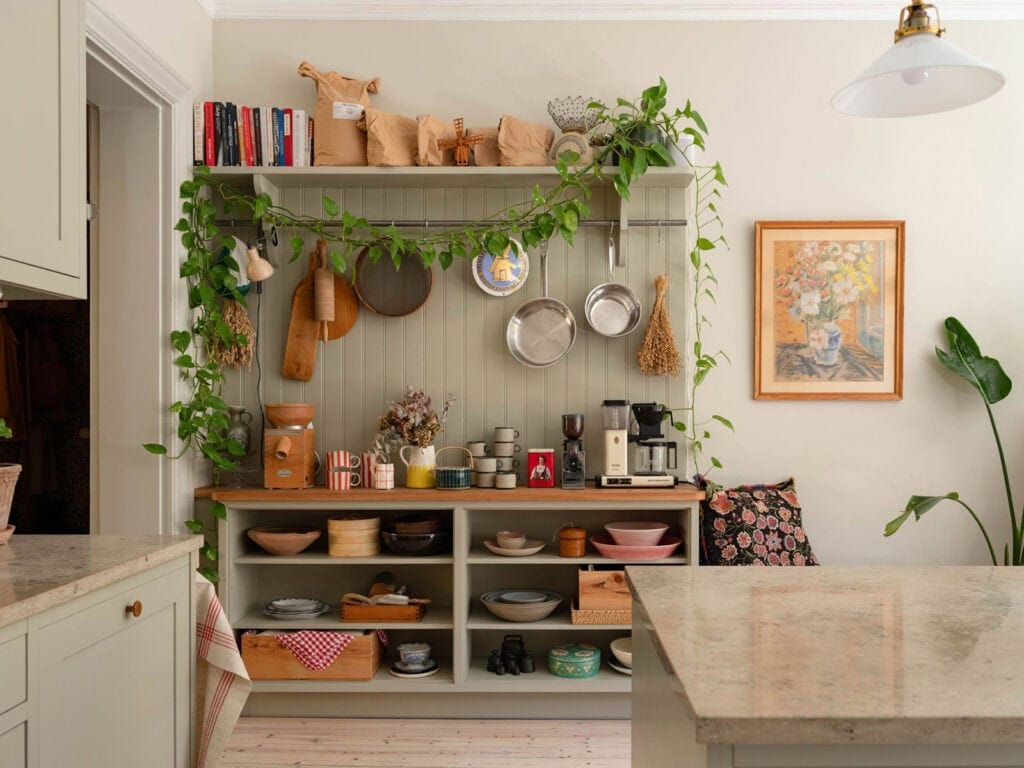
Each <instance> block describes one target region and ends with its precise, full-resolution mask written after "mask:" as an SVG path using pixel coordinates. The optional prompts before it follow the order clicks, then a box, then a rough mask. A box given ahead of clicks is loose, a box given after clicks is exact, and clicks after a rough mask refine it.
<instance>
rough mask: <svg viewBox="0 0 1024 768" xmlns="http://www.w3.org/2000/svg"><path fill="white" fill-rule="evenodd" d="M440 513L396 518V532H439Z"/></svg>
mask: <svg viewBox="0 0 1024 768" xmlns="http://www.w3.org/2000/svg"><path fill="white" fill-rule="evenodd" d="M440 530H441V516H440V515H407V516H405V517H399V518H397V519H396V520H395V533H438V532H439V531H440Z"/></svg>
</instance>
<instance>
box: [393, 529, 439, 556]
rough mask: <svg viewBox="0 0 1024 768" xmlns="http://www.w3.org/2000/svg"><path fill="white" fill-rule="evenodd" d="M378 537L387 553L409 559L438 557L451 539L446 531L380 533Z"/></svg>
mask: <svg viewBox="0 0 1024 768" xmlns="http://www.w3.org/2000/svg"><path fill="white" fill-rule="evenodd" d="M380 537H381V539H382V540H383V542H384V546H385V547H386V548H387V550H388V551H389V552H393V553H394V554H396V555H409V556H411V557H430V556H431V555H439V554H441V553H442V552H444V551H445V550H446V549H447V548H448V544H449V541H450V540H451V537H450V536H449V534H448V532H447V531H438V532H436V533H396V532H395V531H381V532H380Z"/></svg>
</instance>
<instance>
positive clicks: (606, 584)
mask: <svg viewBox="0 0 1024 768" xmlns="http://www.w3.org/2000/svg"><path fill="white" fill-rule="evenodd" d="M589 567H590V566H586V565H584V566H580V572H579V580H580V599H579V606H580V610H584V611H591V610H593V611H606V610H607V611H617V610H627V611H628V610H630V609H631V608H632V606H633V597H632V595H630V593H629V587H628V586H626V571H625V570H623V569H622V568H614V569H607V570H601V569H603V568H606V566H593V567H594V568H595V570H588V568H589Z"/></svg>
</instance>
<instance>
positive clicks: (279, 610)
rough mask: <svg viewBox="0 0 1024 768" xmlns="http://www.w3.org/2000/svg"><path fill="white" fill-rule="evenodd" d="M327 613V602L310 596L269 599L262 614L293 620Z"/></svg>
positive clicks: (313, 617) (311, 617)
mask: <svg viewBox="0 0 1024 768" xmlns="http://www.w3.org/2000/svg"><path fill="white" fill-rule="evenodd" d="M325 613H327V603H325V602H323V601H322V600H314V599H313V598H311V597H282V598H280V599H278V600H271V601H270V602H269V603H267V604H266V605H265V606H264V608H263V614H264V615H265V616H270V617H271V618H272V619H284V620H286V621H294V620H297V619H315V618H316V617H317V616H323V615H324V614H325Z"/></svg>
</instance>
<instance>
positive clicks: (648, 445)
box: [597, 400, 679, 488]
mask: <svg viewBox="0 0 1024 768" xmlns="http://www.w3.org/2000/svg"><path fill="white" fill-rule="evenodd" d="M630 412H632V422H634V423H635V424H636V432H633V430H632V429H631V419H630ZM604 414H605V441H604V444H605V467H604V469H605V471H604V474H602V475H598V477H597V485H598V487H600V488H672V487H673V486H675V485H676V483H678V482H679V480H678V478H676V477H675V475H671V474H669V473H668V472H667V471H666V470H667V469H675V468H676V463H677V461H676V444H675V443H674V442H672V441H668V440H665V439H664V437H665V436H664V435H663V434H662V433H661V422H662V419H663V418H664V417H665V416H666V415H667V414H671V411H669V410H668V409H667V408H665V407H663V406H660V405H658V404H657V403H634V404H633V405H632V406H630V403H629V401H628V400H605V401H604ZM631 443H637V445H638V454H639V456H638V460H637V461H636V462H634V464H635V467H634V471H633V472H632V473H630V472H629V468H628V464H629V445H630V444H631Z"/></svg>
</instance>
